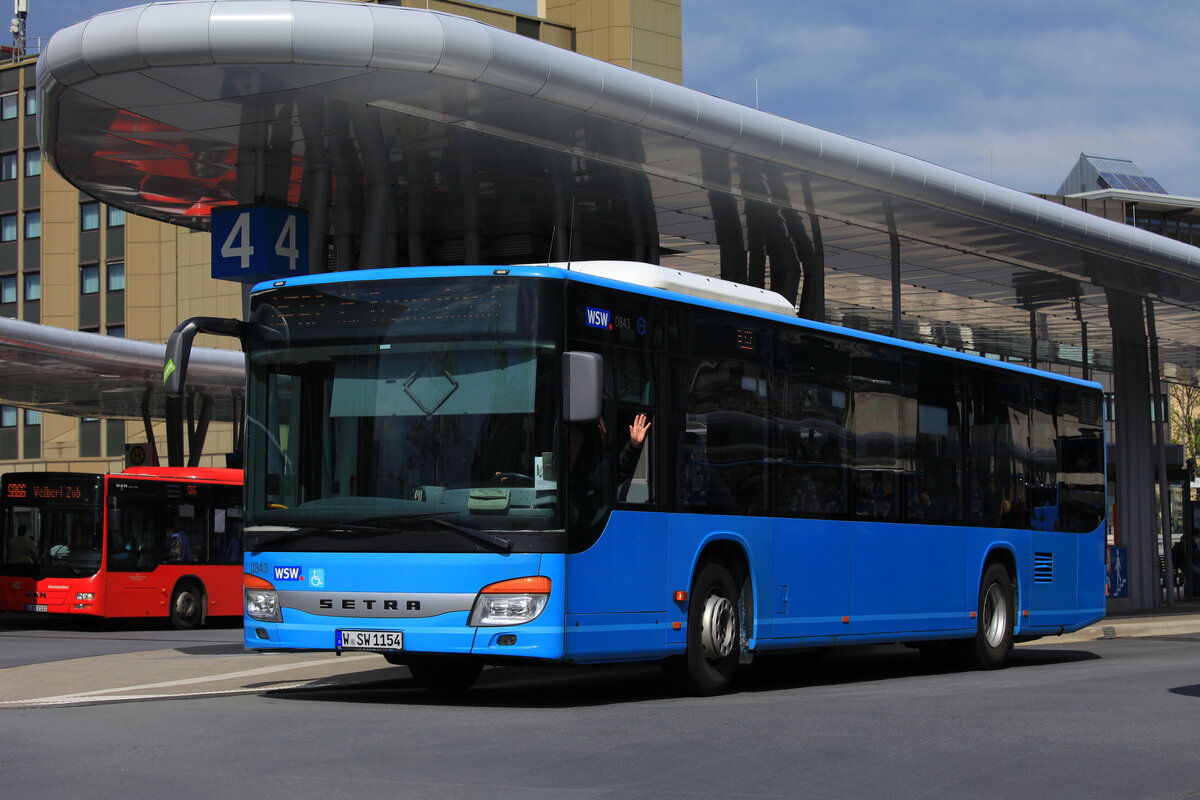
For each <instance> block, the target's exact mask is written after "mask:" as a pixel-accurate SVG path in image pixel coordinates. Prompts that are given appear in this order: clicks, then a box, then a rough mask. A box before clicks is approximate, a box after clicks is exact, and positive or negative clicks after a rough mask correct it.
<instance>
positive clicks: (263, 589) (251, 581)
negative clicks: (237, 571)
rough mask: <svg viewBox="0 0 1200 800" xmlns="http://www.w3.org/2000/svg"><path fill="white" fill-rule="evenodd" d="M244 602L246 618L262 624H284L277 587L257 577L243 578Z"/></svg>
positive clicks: (248, 576) (244, 576) (245, 576)
mask: <svg viewBox="0 0 1200 800" xmlns="http://www.w3.org/2000/svg"><path fill="white" fill-rule="evenodd" d="M242 602H243V605H244V606H245V608H246V616H248V617H250V619H256V620H258V621H260V622H282V621H283V616H282V615H281V614H280V613H279V595H278V594H276V592H275V586H274V585H273V584H271V583H269V582H268V581H265V580H263V579H262V578H259V577H258V576H256V575H243V576H242Z"/></svg>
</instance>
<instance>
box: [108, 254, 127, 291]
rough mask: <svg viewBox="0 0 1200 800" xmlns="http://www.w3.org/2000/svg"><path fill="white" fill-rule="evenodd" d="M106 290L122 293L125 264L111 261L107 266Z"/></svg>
mask: <svg viewBox="0 0 1200 800" xmlns="http://www.w3.org/2000/svg"><path fill="white" fill-rule="evenodd" d="M108 290H109V291H110V292H122V291H124V290H125V262H124V261H113V262H112V263H110V264H109V265H108Z"/></svg>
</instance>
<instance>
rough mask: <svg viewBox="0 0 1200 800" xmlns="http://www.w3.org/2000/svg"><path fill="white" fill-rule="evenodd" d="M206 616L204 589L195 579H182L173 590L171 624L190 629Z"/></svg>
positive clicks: (182, 629) (180, 628)
mask: <svg viewBox="0 0 1200 800" xmlns="http://www.w3.org/2000/svg"><path fill="white" fill-rule="evenodd" d="M203 616H204V590H203V589H201V588H200V587H199V586H198V585H197V584H196V583H195V582H193V581H180V582H179V583H177V584H175V589H174V591H172V592H171V624H172V625H174V626H175V627H176V628H178V629H179V630H181V631H190V630H191V629H192V628H194V627H196V626H197V625H199V624H200V619H201V617H203Z"/></svg>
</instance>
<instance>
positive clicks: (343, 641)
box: [335, 631, 404, 650]
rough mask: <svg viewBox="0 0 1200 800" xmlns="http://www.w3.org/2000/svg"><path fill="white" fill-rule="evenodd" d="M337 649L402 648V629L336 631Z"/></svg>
mask: <svg viewBox="0 0 1200 800" xmlns="http://www.w3.org/2000/svg"><path fill="white" fill-rule="evenodd" d="M335 646H336V648H337V649H338V650H403V649H404V633H403V632H402V631H337V637H336V643H335Z"/></svg>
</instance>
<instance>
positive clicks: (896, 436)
mask: <svg viewBox="0 0 1200 800" xmlns="http://www.w3.org/2000/svg"><path fill="white" fill-rule="evenodd" d="M857 349H858V350H859V351H860V352H859V357H856V358H854V359H853V361H852V367H851V375H852V380H853V383H854V396H853V403H852V409H853V411H852V427H853V430H854V447H855V452H854V459H853V463H854V467H855V469H854V478H853V490H854V491H853V501H852V504H851V505H852V508H851V511H852V514H853V517H854V520H855V526H854V556H853V559H854V577H853V606H852V610H851V624H850V632H851V633H852V634H855V635H858V634H864V635H878V634H891V633H902V632H920V631H943V630H953V629H958V628H962V627H964V623H965V621H966V617H965V614H964V611H966V610H968V609H967V608H964V603H965V601H966V599H967V598H969V597H970V598H973V595H974V590H973V589H972V588H968V584H969V583H970V584H971V585H972V586H973V585H974V584H975V580H976V577H977V576H975V575H971V576H970V577H969V579H968V575H967V572H968V570H967V569H966V568H965V567H966V552H967V550H966V538H965V537H964V535H963V528H962V527H961V523H962V519H963V500H962V498H963V485H964V481H963V474H962V466H961V463H962V462H961V453H962V447H963V444H962V442H963V425H962V419H963V415H962V408H963V405H962V403H963V392H962V388H961V387H962V380H961V373H960V370H959V368H958V367H957V366H956V365H954V364H952V363H948V362H945V361H942V360H940V359H936V358H933V357H926V356H915V355H907V356H904V357H903V358H901V356H900V355H899V354H897V353H893V352H889V351H887V350H886V349H884V348H877V347H874V346H867V345H858V346H857ZM902 362H903V363H902Z"/></svg>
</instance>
